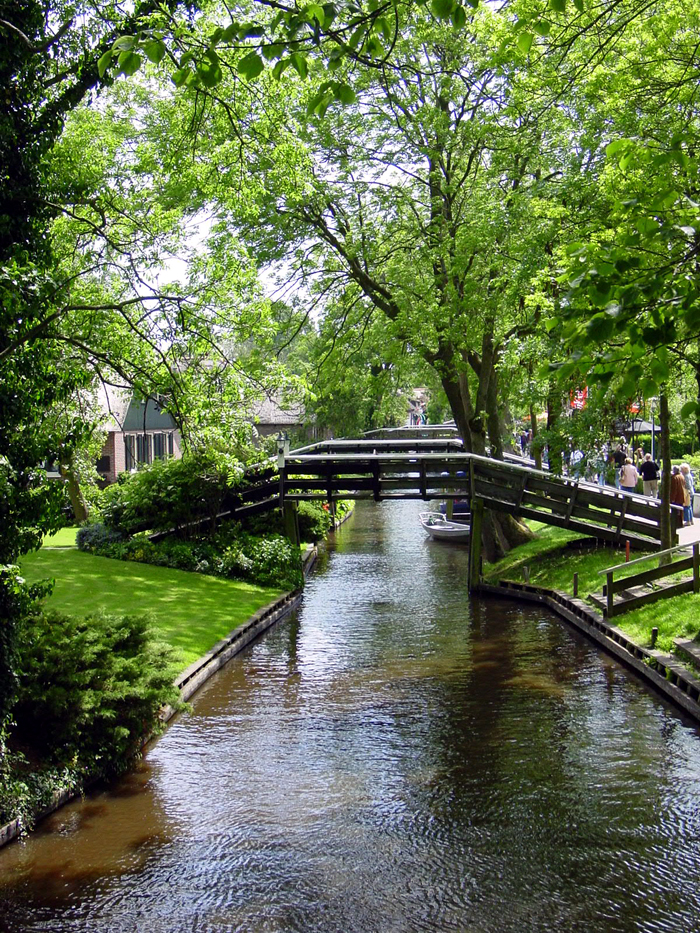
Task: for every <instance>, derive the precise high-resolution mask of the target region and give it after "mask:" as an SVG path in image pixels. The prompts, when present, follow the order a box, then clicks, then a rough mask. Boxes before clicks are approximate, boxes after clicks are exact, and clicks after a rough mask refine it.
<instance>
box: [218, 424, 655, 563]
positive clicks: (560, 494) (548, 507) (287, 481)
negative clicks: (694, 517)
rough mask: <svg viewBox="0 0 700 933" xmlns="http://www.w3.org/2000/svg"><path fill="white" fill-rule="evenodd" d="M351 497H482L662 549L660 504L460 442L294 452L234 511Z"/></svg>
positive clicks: (242, 495) (262, 476)
mask: <svg viewBox="0 0 700 933" xmlns="http://www.w3.org/2000/svg"><path fill="white" fill-rule="evenodd" d="M347 498H353V499H362V498H372V499H374V500H375V501H381V500H385V499H397V498H400V499H423V500H428V499H437V498H441V499H457V498H458V499H467V500H469V501H473V500H475V499H477V500H481V501H483V503H484V505H485V507H486V508H488V509H493V510H494V511H499V512H504V513H507V514H510V515H514V516H519V517H523V518H531V519H535V520H537V521H540V522H544V523H546V524H550V525H556V526H558V527H561V528H568V529H570V530H572V531H576V532H580V533H581V534H587V535H591V536H593V537H595V538H598V539H600V540H602V541H607V542H610V543H615V544H617V543H620V542H622V541H629V542H630V544H631V545H632V546H633V547H637V548H646V549H658V548H659V547H660V531H659V525H660V518H661V504H660V503H659V501H658V500H656V499H649V498H647V497H646V496H640V495H636V494H630V493H625V492H621V491H619V490H616V489H612V488H610V487H599V486H594V485H592V484H588V483H583V482H578V481H577V480H573V479H568V478H565V477H556V476H552V475H550V474H549V473H545V472H543V471H540V470H535V469H533V468H531V467H529V466H527V465H523V464H517V463H509V462H504V461H501V460H492V459H490V458H489V457H479V456H477V455H475V454H469V453H465V452H464V450H463V449H462V446H461V442H460V441H459V440H458V439H455V438H447V439H438V438H432V439H426V438H421V439H415V438H413V439H407V438H403V439H396V438H394V439H392V440H388V441H387V440H379V439H374V438H373V439H364V440H361V441H355V440H350V441H347V440H334V441H324V442H322V443H320V444H315V445H312V446H311V447H306V448H302V449H300V450H295V451H291V452H290V453H289V454H288V455H287V456H286V457H285V459H284V465H283V466H282V467H281V468H280V469H279V470H276V469H275V468H274V467H272V466H270V467H269V468H267V469H266V470H264V471H263V473H259V474H258V476H257V480H256V481H253V482H251V485H250V486H249V487H248V488H244V489H240V490H237V491H236V494H235V497H234V498H233V499H232V500H231V502H230V503H229V504H228V508H229V514H230V515H231V516H236V515H244V514H249V513H252V512H257V511H262V510H264V509H268V508H271V507H273V506H275V505H280V504H282V503H283V502H284V501H297V502H299V501H304V500H309V499H323V500H326V501H331V502H332V501H335V500H338V499H347Z"/></svg>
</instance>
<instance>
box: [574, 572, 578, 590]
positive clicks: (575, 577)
mask: <svg viewBox="0 0 700 933" xmlns="http://www.w3.org/2000/svg"><path fill="white" fill-rule="evenodd" d="M574 596H578V573H575V574H574Z"/></svg>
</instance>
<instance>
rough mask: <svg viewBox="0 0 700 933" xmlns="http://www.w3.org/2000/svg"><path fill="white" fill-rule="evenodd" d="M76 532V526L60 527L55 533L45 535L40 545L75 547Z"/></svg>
mask: <svg viewBox="0 0 700 933" xmlns="http://www.w3.org/2000/svg"><path fill="white" fill-rule="evenodd" d="M77 533H78V528H77V526H73V527H71V528H61V530H60V531H57V532H56V534H55V535H46V537H45V538H44V541H43V543H42V547H75V536H76V535H77Z"/></svg>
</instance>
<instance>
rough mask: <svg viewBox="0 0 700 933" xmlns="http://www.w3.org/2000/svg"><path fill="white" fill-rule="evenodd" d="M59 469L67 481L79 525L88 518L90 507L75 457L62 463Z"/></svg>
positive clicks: (69, 496) (74, 514) (71, 502)
mask: <svg viewBox="0 0 700 933" xmlns="http://www.w3.org/2000/svg"><path fill="white" fill-rule="evenodd" d="M59 471H60V473H61V476H62V477H63V479H64V480H65V483H66V489H67V490H68V498H69V499H70V504H71V507H72V509H73V516H74V518H75V520H76V522H77V523H78V525H82V524H83V523H84V522H86V521H87V519H88V513H89V509H88V504H87V502H86V500H85V497H84V496H83V492H82V490H81V488H80V483H79V481H78V477H77V475H76V472H75V468H74V466H73V458H72V457H71V459H70V460H69V461H68V462H67V463H61V464H60V466H59Z"/></svg>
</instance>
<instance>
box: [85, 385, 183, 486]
mask: <svg viewBox="0 0 700 933" xmlns="http://www.w3.org/2000/svg"><path fill="white" fill-rule="evenodd" d="M99 404H100V406H101V408H102V410H103V411H104V413H105V429H106V431H107V440H106V441H105V444H104V447H103V448H102V453H101V456H100V459H99V460H98V461H97V472H98V473H99V474H100V475H101V476H102V478H103V480H104V482H105V483H115V482H116V480H117V477H118V476H119V474H120V473H124V472H126V471H131V470H135V469H137V467H138V466H140V465H142V464H146V463H152V462H153V461H154V460H162V459H165V458H166V457H175V458H177V459H179V458H180V457H181V456H182V438H181V436H180V432H179V431H178V429H177V426H176V425H175V422H174V420H173V418H172V416H171V415H169V414H168V413H167V412H164V411H163V410H162V409H161V408H160V406H159V405H158V403H157V402H156V401H155V400H154V399H148V400H147V401H146V402H144V401H142V400H139V399H136V398H134V395H133V393H132V392H131V391H129V390H126V389H116V388H114V387H112V386H102V387H101V389H100V391H99Z"/></svg>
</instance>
